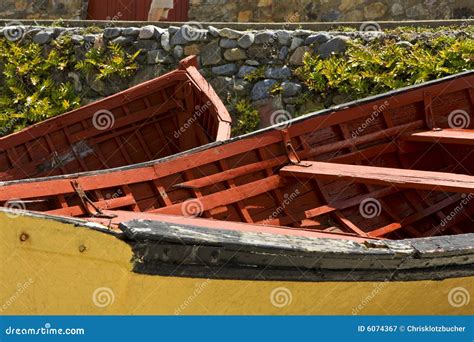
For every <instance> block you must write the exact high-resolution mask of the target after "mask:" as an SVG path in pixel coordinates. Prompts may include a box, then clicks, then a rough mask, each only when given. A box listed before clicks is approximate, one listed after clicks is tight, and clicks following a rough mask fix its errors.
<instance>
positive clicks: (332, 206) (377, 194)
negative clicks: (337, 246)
mask: <svg viewBox="0 0 474 342" xmlns="http://www.w3.org/2000/svg"><path fill="white" fill-rule="evenodd" d="M398 191H399V190H397V189H395V188H384V189H381V190H376V191H373V192H370V193H368V194H363V195H360V196H356V197H352V198H351V199H348V200H344V201H336V202H333V203H329V204H327V205H323V206H320V207H317V208H314V209H308V210H306V211H305V217H306V218H308V219H309V218H313V217H316V216H320V215H323V214H326V213H328V212H330V211H334V210H336V209H337V210H343V209H347V208H350V207H353V206H356V205H359V204H360V203H361V202H362V201H363V200H365V199H367V198H376V199H380V198H382V197H385V196H389V195H392V194H394V193H396V192H398Z"/></svg>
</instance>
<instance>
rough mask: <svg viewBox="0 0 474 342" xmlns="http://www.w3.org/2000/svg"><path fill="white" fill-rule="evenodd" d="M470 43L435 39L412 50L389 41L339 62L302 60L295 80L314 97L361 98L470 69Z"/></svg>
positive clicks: (359, 48)
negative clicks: (299, 80)
mask: <svg viewBox="0 0 474 342" xmlns="http://www.w3.org/2000/svg"><path fill="white" fill-rule="evenodd" d="M473 55H474V40H473V39H467V38H464V39H455V38H451V37H440V38H437V39H434V40H432V41H429V42H417V43H416V44H414V45H413V46H404V45H397V44H395V42H394V41H391V40H386V41H382V42H380V41H379V42H371V43H368V44H367V45H361V44H352V45H351V46H350V47H349V48H348V49H347V51H346V54H345V55H344V56H337V55H333V56H331V57H330V58H328V59H322V58H320V57H319V56H317V55H310V54H306V55H305V57H304V65H303V66H302V67H300V68H298V69H297V70H296V74H297V75H298V76H299V77H300V78H301V79H302V80H303V81H304V83H305V84H306V85H307V86H308V88H309V89H310V90H312V91H314V92H317V93H319V94H323V95H325V94H327V93H329V92H334V91H338V92H339V93H342V94H351V95H353V96H354V97H356V98H362V97H366V96H369V95H373V94H379V93H383V92H386V91H389V90H391V89H396V88H400V87H403V86H407V85H412V84H417V83H422V82H426V81H429V80H432V79H436V78H440V77H443V76H447V75H451V74H455V73H459V72H462V71H465V70H469V69H473V68H474V59H473Z"/></svg>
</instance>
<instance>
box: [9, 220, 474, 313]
mask: <svg viewBox="0 0 474 342" xmlns="http://www.w3.org/2000/svg"><path fill="white" fill-rule="evenodd" d="M0 226H1V227H2V229H0V241H1V248H0V258H1V259H2V260H3V261H4V262H3V265H2V267H1V268H0V279H2V280H1V292H0V304H1V306H0V314H2V315H21V314H28V315H29V314H37V315H46V314H69V315H73V314H96V315H101V314H108V315H115V314H117V315H118V314H143V315H149V314H164V315H174V314H180V315H192V314H205V315H209V314H216V315H241V314H245V315H249V314H250V315H288V314H289V315H293V314H294V315H318V314H326V315H327V314H338V315H351V314H352V315H357V314H358V315H385V314H391V315H411V314H417V315H428V314H429V315H432V314H442V315H463V314H464V315H466V314H471V313H472V310H473V304H472V302H470V303H469V301H468V300H467V299H465V298H466V297H465V296H464V297H463V295H465V294H467V295H469V294H470V293H473V292H474V277H473V276H469V277H455V278H448V279H443V280H415V281H354V280H353V279H352V278H351V275H350V274H347V278H346V280H341V281H297V280H292V281H288V280H278V281H268V280H259V279H258V278H257V279H245V280H242V279H238V278H236V279H210V278H205V277H194V278H193V277H182V276H173V275H169V276H161V275H149V274H139V273H136V272H134V271H133V270H134V267H135V262H134V259H135V258H134V251H133V247H132V246H131V245H130V244H129V243H127V242H126V241H123V240H122V238H121V236H120V235H117V234H115V233H111V232H107V230H106V229H103V227H102V226H101V225H98V224H92V223H85V222H84V221H81V220H75V219H69V218H58V219H54V220H52V219H51V217H46V216H42V215H35V214H28V213H14V212H13V213H12V212H11V211H10V212H8V211H3V212H1V213H0ZM456 291H458V292H457V293H455V292H456ZM459 296H461V301H460V299H459ZM466 301H467V302H466Z"/></svg>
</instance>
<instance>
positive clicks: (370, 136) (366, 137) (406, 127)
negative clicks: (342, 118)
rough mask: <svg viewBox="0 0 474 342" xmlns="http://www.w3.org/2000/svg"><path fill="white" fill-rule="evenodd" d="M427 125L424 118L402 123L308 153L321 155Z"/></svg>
mask: <svg viewBox="0 0 474 342" xmlns="http://www.w3.org/2000/svg"><path fill="white" fill-rule="evenodd" d="M424 126H425V123H424V121H423V120H418V121H414V122H410V123H408V124H404V125H400V126H395V127H391V128H388V129H385V130H382V131H378V132H374V133H369V134H366V135H363V136H359V137H357V138H352V139H346V140H341V141H338V142H335V143H332V144H327V145H323V146H318V147H314V148H312V149H310V150H309V151H308V153H309V154H310V155H319V154H324V153H329V152H333V151H337V150H340V149H343V148H349V147H353V146H357V145H360V144H364V143H373V142H374V141H377V140H380V139H386V138H390V137H392V136H396V135H399V134H401V133H402V132H405V131H411V130H415V129H419V128H422V127H424Z"/></svg>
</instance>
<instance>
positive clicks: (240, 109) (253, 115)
mask: <svg viewBox="0 0 474 342" xmlns="http://www.w3.org/2000/svg"><path fill="white" fill-rule="evenodd" d="M235 111H236V112H237V116H238V119H237V123H236V125H235V127H233V128H232V135H233V136H237V135H241V134H245V133H250V132H253V131H255V130H256V129H257V128H258V125H259V124H260V114H259V113H258V110H256V109H255V108H253V107H252V105H251V104H250V102H249V101H247V100H241V101H239V102H237V104H236V105H235Z"/></svg>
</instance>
